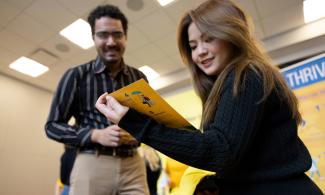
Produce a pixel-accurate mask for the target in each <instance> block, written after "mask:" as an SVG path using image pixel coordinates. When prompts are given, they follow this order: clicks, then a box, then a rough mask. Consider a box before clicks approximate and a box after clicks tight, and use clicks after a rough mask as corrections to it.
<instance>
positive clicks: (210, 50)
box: [188, 22, 230, 76]
mask: <svg viewBox="0 0 325 195" xmlns="http://www.w3.org/2000/svg"><path fill="white" fill-rule="evenodd" d="M188 37H189V45H190V48H191V51H192V60H193V61H194V63H195V64H196V65H197V66H198V67H199V68H200V69H201V70H202V71H203V72H204V73H205V74H207V75H209V76H215V75H218V74H219V73H220V72H221V71H222V70H223V69H224V68H225V67H226V65H227V63H228V61H229V57H230V44H229V43H228V42H226V41H223V40H220V39H217V38H214V37H209V36H207V35H205V34H202V33H201V32H200V30H199V29H198V28H197V26H196V25H195V23H194V22H192V23H191V24H190V26H189V28H188Z"/></svg>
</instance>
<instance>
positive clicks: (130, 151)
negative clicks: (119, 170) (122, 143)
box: [79, 147, 137, 158]
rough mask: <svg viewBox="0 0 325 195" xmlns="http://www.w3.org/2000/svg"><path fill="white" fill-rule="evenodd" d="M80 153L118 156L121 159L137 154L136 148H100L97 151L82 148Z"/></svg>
mask: <svg viewBox="0 0 325 195" xmlns="http://www.w3.org/2000/svg"><path fill="white" fill-rule="evenodd" d="M79 152H80V153H85V154H96V155H98V156H99V155H107V156H117V157H121V158H126V157H132V156H134V155H135V154H136V153H137V148H136V147H132V148H131V147H99V148H95V149H87V148H80V149H79Z"/></svg>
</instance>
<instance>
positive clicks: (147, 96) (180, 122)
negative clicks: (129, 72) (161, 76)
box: [109, 79, 194, 130]
mask: <svg viewBox="0 0 325 195" xmlns="http://www.w3.org/2000/svg"><path fill="white" fill-rule="evenodd" d="M109 95H110V96H112V97H114V98H115V99H116V100H118V101H119V102H120V103H121V104H122V105H124V106H128V107H130V108H133V109H135V110H136V111H138V112H140V113H142V114H145V115H147V116H149V117H151V118H153V119H155V120H156V121H157V122H159V123H162V124H164V125H166V126H168V127H174V128H184V129H187V130H191V129H194V127H193V126H192V125H191V123H190V122H188V121H187V120H186V119H185V118H184V117H182V116H181V115H180V114H179V113H178V112H176V111H175V110H174V109H173V108H172V107H171V106H170V105H169V104H168V103H167V102H166V101H165V100H164V99H163V98H162V97H161V96H160V95H159V94H158V93H157V92H156V91H155V90H154V89H152V88H151V87H150V86H149V85H148V83H147V82H146V81H145V80H143V79H141V80H138V81H136V82H134V83H131V84H130V85H128V86H126V87H123V88H121V89H119V90H117V91H115V92H113V93H111V94H109Z"/></svg>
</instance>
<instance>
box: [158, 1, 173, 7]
mask: <svg viewBox="0 0 325 195" xmlns="http://www.w3.org/2000/svg"><path fill="white" fill-rule="evenodd" d="M157 1H158V3H159V4H160V5H161V6H166V5H168V4H170V3H171V2H173V1H175V0H157Z"/></svg>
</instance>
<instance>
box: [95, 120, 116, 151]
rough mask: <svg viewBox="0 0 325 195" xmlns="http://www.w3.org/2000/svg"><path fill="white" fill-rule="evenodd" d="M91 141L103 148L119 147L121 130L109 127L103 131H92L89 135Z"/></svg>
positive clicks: (112, 126) (114, 126) (113, 126)
mask: <svg viewBox="0 0 325 195" xmlns="http://www.w3.org/2000/svg"><path fill="white" fill-rule="evenodd" d="M91 141H92V142H94V143H99V144H101V145H103V146H110V147H117V146H119V145H121V128H120V127H118V126H117V125H111V126H108V127H106V128H105V129H94V130H93V132H92V133H91Z"/></svg>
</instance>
